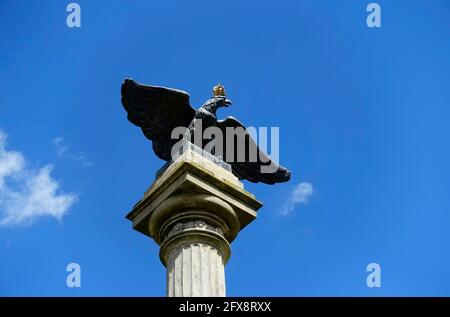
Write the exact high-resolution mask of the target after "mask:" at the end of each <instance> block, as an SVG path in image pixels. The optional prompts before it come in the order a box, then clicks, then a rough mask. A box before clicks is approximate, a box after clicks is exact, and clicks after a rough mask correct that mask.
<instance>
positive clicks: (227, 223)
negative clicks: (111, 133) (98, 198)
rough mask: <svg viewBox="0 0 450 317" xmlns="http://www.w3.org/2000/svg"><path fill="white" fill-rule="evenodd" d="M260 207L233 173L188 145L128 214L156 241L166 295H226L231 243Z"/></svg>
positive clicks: (141, 229) (143, 231) (138, 227)
mask: <svg viewBox="0 0 450 317" xmlns="http://www.w3.org/2000/svg"><path fill="white" fill-rule="evenodd" d="M260 207H261V203H260V202H258V201H257V200H256V199H255V197H254V196H253V195H252V194H250V193H249V192H247V191H246V190H244V188H243V185H242V183H240V182H239V181H238V179H237V178H236V177H235V176H234V175H233V174H232V173H230V172H228V171H226V170H224V169H223V168H221V167H219V166H216V165H214V164H213V163H211V162H210V161H208V160H206V159H204V158H203V157H202V156H201V155H199V154H197V153H194V152H191V151H187V152H186V153H184V154H183V155H182V156H181V157H180V158H179V159H178V160H177V161H175V162H174V163H173V164H172V165H171V166H169V167H168V168H167V170H166V171H164V173H163V174H162V175H161V176H160V177H159V178H158V179H157V180H156V181H155V182H154V184H153V185H152V186H151V187H150V189H149V190H148V191H147V192H146V193H145V194H144V198H143V199H142V200H141V201H139V202H138V203H137V204H136V206H135V207H134V209H133V210H132V211H131V212H130V213H129V214H128V215H127V218H128V219H129V220H131V221H132V222H133V228H134V229H136V230H137V231H139V232H141V233H143V234H145V235H147V236H149V237H151V238H153V239H154V240H155V241H156V243H158V244H159V245H160V259H161V261H162V263H163V264H164V265H165V266H166V267H167V296H225V273H224V266H225V264H226V263H227V261H228V259H229V257H230V243H231V242H232V241H233V240H234V239H235V238H236V236H237V234H238V233H239V231H240V230H242V229H243V228H244V227H245V226H246V225H247V224H249V223H250V222H251V221H253V220H254V219H255V218H256V211H257V210H258V209H259V208H260Z"/></svg>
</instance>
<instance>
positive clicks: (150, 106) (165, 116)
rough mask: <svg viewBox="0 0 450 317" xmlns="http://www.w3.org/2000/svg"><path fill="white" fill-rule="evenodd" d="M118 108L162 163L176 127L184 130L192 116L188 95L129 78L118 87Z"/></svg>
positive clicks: (165, 158) (167, 159) (168, 152)
mask: <svg viewBox="0 0 450 317" xmlns="http://www.w3.org/2000/svg"><path fill="white" fill-rule="evenodd" d="M121 93H122V105H123V106H124V108H125V110H126V111H127V113H128V120H129V121H130V122H131V123H133V124H134V125H136V126H138V127H140V128H141V129H142V132H143V133H144V135H145V136H146V137H147V138H148V139H149V140H151V141H152V143H153V150H154V151H155V154H156V155H157V156H158V157H159V158H161V159H163V160H166V161H169V160H170V159H171V149H172V146H173V145H174V144H175V142H177V141H178V140H173V139H172V138H171V133H172V130H173V129H174V128H176V127H180V126H181V127H188V125H189V123H190V122H191V121H192V119H193V118H194V116H195V110H194V109H193V108H192V107H191V105H190V104H189V94H188V93H187V92H184V91H182V90H177V89H171V88H165V87H158V86H147V85H141V84H139V83H137V82H135V81H134V80H132V79H126V80H125V81H124V82H123V84H122V89H121Z"/></svg>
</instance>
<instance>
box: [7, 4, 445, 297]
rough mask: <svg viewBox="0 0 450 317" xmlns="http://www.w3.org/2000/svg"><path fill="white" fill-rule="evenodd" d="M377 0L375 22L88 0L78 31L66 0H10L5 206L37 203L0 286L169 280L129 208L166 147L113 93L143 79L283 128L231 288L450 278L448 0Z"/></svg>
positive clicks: (157, 286) (19, 228)
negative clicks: (281, 179) (284, 179)
mask: <svg viewBox="0 0 450 317" xmlns="http://www.w3.org/2000/svg"><path fill="white" fill-rule="evenodd" d="M376 2H378V3H379V4H380V5H381V8H382V15H381V18H382V27H381V28H368V27H367V25H366V17H367V15H368V13H367V12H366V5H367V4H368V3H369V1H361V0H353V1H350V0H348V1H331V0H330V1H325V0H322V1H318V0H309V1H306V0H305V1H277V2H274V1H265V2H262V1H189V2H188V1H181V0H180V1H119V0H115V1H114V0H110V1H81V0H80V1H78V3H79V4H80V6H81V10H82V11H81V23H82V26H81V28H72V29H70V28H68V27H67V26H66V17H67V13H66V11H65V9H66V5H67V4H68V3H69V1H67V2H65V1H6V0H0V39H1V41H0V87H1V89H0V130H1V131H2V134H0V154H3V161H2V159H1V158H0V163H1V162H3V176H2V169H1V167H2V166H1V165H0V215H1V218H0V219H2V220H3V221H4V219H5V217H6V213H7V212H9V213H12V214H14V215H15V214H17V213H19V214H22V215H23V213H24V210H27V212H28V215H29V216H28V218H26V217H25V220H23V221H17V222H11V221H10V222H7V223H6V224H3V225H2V226H0V259H1V263H0V295H4V296H5V295H6V296H15V295H37V296H45V295H59V296H80V295H81V296H91V295H99V296H103V295H105V296H110V295H111V296H120V295H124V296H164V294H165V271H164V267H163V266H162V264H161V263H160V262H159V258H158V246H157V245H156V244H155V243H154V242H153V241H152V240H150V239H149V238H147V237H145V236H143V235H141V234H139V233H137V232H136V231H133V230H132V229H131V224H130V223H129V221H128V220H126V219H125V218H124V217H125V214H126V213H127V212H128V211H129V210H130V209H131V208H132V206H133V204H134V203H135V202H136V201H137V200H138V199H140V198H141V196H142V194H143V192H144V191H145V190H146V188H147V187H148V186H149V185H150V184H151V182H152V180H153V177H154V173H155V171H156V170H157V169H158V168H159V167H160V166H161V165H162V163H163V162H162V161H161V160H159V159H158V158H156V156H155V155H154V154H153V152H152V150H151V147H150V143H149V142H148V141H147V140H146V139H145V138H144V136H143V135H142V134H141V132H140V131H139V129H137V128H136V127H134V126H132V125H131V124H130V123H129V122H128V121H127V120H126V114H125V111H124V110H123V108H122V106H121V103H120V84H121V82H122V81H123V79H124V78H126V77H133V78H134V79H136V80H137V81H140V82H143V83H147V84H155V85H163V86H169V87H175V88H180V89H183V90H186V91H188V92H190V94H191V103H192V105H195V106H199V105H200V104H201V103H202V102H204V101H205V100H206V99H207V98H208V97H209V96H210V92H211V87H212V86H213V85H215V84H217V82H221V83H223V84H224V85H225V87H226V88H227V92H228V95H229V97H230V99H232V100H233V106H232V107H231V108H229V109H225V110H221V111H220V112H219V116H226V115H233V116H235V117H237V118H239V119H240V120H241V121H242V122H243V123H245V124H246V125H251V126H278V127H280V160H281V163H282V164H283V165H284V166H286V167H288V168H290V169H291V171H292V175H293V176H292V180H291V182H289V183H284V184H279V185H276V186H269V185H264V184H250V183H246V184H245V186H246V188H247V189H248V190H249V191H251V192H252V193H254V194H255V195H256V197H257V198H259V199H260V200H261V201H262V202H263V203H264V207H263V208H262V209H261V210H260V212H259V216H258V218H257V220H256V221H254V222H253V223H252V224H251V225H250V226H248V227H247V228H245V230H243V231H242V232H241V233H240V235H239V237H238V239H237V240H236V241H235V242H233V245H232V257H231V259H230V261H229V263H228V265H227V268H226V278H227V293H228V295H230V296H333V295H334V296H347V295H361V296H381V295H388V296H391V295H402V296H408V295H415V296H417V295H425V296H430V295H447V296H449V295H450V271H449V270H448V268H449V267H450V252H449V250H450V249H449V245H450V230H449V224H450V195H449V188H450V168H449V161H450V148H449V135H450V128H449V124H448V122H449V116H450V108H449V105H450V88H449V87H450V58H449V57H450V3H449V2H448V1H446V0H421V1H419V0H409V1H401V0H398V1H376ZM5 162H9V163H10V164H9V165H8V166H6V163H5ZM11 162H15V163H16V164H18V165H14V164H12V163H11ZM17 162H19V163H20V164H19V163H17ZM6 168H9V170H8V171H9V174H7V173H6V172H5V170H6ZM14 168H15V169H14ZM11 171H12V172H11ZM2 182H3V184H2ZM303 182H305V183H308V184H311V186H312V188H313V194H312V195H310V196H309V199H308V201H307V202H306V203H298V204H295V206H294V207H293V208H292V210H290V212H289V213H288V214H287V215H283V212H282V206H283V205H285V204H286V201H288V200H289V199H290V197H292V193H293V192H294V191H295V188H296V186H298V184H300V183H303ZM2 186H3V190H2ZM46 186H47V187H46ZM43 188H44V189H45V188H47V189H48V188H50V189H49V190H47V191H45V190H44V189H43ZM39 190H41V191H39ZM36 193H38V194H39V195H38V194H36ZM33 194H36V195H37V196H36V197H38V198H36V199H46V200H45V201H39V202H38V203H37V204H36V200H35V199H34V200H33V197H34V196H33ZM11 197H12V198H14V199H12V198H11ZM30 197H31V198H30ZM5 201H6V203H5ZM36 206H37V207H36ZM39 208H41V209H39ZM36 214H41V216H35V215H36ZM30 215H31V216H30ZM33 215H34V216H33ZM58 219H59V220H58ZM71 262H77V263H79V264H80V266H81V270H82V274H81V278H82V287H81V288H68V287H67V286H66V276H67V274H68V273H67V272H66V266H67V264H69V263H71ZM371 262H376V263H379V264H380V266H381V271H382V273H381V276H382V278H381V279H382V286H381V288H368V287H367V285H366V277H367V275H368V273H367V272H366V266H367V265H368V264H369V263H371Z"/></svg>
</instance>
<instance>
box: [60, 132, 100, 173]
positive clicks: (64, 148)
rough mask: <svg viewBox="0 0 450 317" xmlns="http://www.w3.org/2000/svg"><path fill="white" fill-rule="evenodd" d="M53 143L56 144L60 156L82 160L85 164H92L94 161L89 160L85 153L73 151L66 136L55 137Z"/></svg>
mask: <svg viewBox="0 0 450 317" xmlns="http://www.w3.org/2000/svg"><path fill="white" fill-rule="evenodd" d="M53 144H54V145H55V149H56V154H58V156H61V157H66V158H68V159H71V160H74V161H77V162H80V163H81V164H82V165H83V166H92V162H91V161H89V160H88V159H87V158H86V156H85V155H84V154H83V153H76V154H74V153H72V152H71V150H70V146H69V144H67V142H66V141H65V140H64V138H62V137H57V138H54V139H53Z"/></svg>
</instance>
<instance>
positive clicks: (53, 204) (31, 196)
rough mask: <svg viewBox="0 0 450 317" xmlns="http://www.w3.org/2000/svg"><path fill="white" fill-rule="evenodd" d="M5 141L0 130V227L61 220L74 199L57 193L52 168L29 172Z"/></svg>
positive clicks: (21, 158) (22, 160) (22, 157)
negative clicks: (48, 218)
mask: <svg viewBox="0 0 450 317" xmlns="http://www.w3.org/2000/svg"><path fill="white" fill-rule="evenodd" d="M6 138H7V137H6V134H5V133H4V132H3V131H1V130H0V226H6V225H20V224H31V223H33V222H34V221H35V220H36V219H37V218H40V217H44V216H51V217H54V218H56V219H58V220H60V219H61V218H62V217H63V216H64V215H65V214H66V213H67V211H68V210H69V208H70V207H71V206H72V205H73V203H75V201H76V200H77V196H76V195H75V194H72V193H69V194H63V193H59V191H58V189H59V184H58V182H57V181H56V180H54V179H53V178H52V176H51V172H52V169H53V167H52V165H46V166H44V167H42V168H40V169H38V170H33V169H30V168H28V167H27V166H26V160H25V158H24V156H23V154H22V153H20V152H15V151H9V150H7V149H6Z"/></svg>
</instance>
